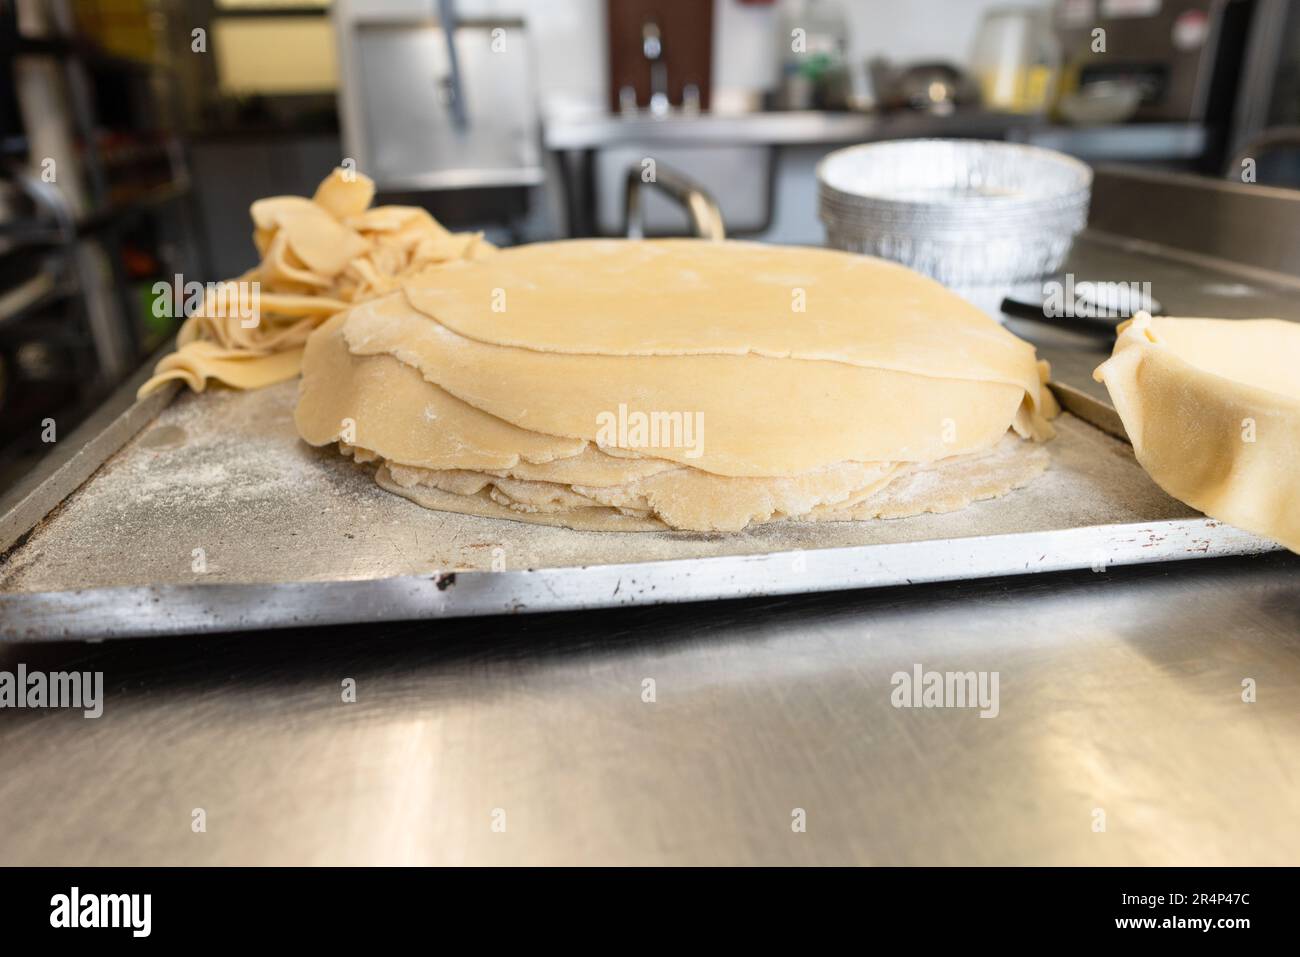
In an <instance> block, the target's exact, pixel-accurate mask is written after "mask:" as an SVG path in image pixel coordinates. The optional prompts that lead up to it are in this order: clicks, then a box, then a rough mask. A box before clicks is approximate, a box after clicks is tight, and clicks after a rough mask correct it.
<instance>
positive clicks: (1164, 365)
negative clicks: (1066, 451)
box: [1093, 314, 1300, 551]
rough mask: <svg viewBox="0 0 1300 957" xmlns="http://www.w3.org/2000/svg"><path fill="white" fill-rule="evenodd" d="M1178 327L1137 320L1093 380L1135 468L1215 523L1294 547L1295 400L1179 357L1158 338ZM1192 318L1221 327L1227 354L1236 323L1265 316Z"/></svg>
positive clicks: (1299, 445) (1299, 451) (1299, 540)
mask: <svg viewBox="0 0 1300 957" xmlns="http://www.w3.org/2000/svg"><path fill="white" fill-rule="evenodd" d="M1181 321H1184V320H1178V319H1168V318H1166V317H1161V319H1160V320H1157V321H1153V320H1152V318H1151V317H1150V316H1149V315H1146V314H1139V315H1138V316H1136V317H1134V318H1133V319H1131V320H1130V321H1128V322H1127V323H1125V324H1123V325H1122V326H1121V327H1120V334H1119V337H1118V338H1117V339H1116V342H1115V350H1114V353H1113V354H1112V356H1111V358H1109V359H1107V360H1106V361H1105V362H1103V363H1102V364H1101V365H1100V366H1098V368H1097V370H1096V371H1095V372H1094V373H1093V377H1094V378H1095V379H1096V380H1097V381H1099V382H1104V383H1105V384H1106V388H1107V390H1108V391H1109V392H1110V396H1111V399H1112V400H1113V401H1114V403H1115V409H1116V411H1117V412H1118V413H1119V416H1120V419H1121V420H1122V421H1123V423H1124V428H1125V429H1126V430H1127V431H1128V434H1129V438H1130V439H1131V441H1132V442H1133V450H1134V452H1135V454H1136V455H1137V459H1138V462H1139V463H1140V464H1141V465H1142V467H1143V468H1144V469H1146V471H1147V473H1148V474H1149V475H1150V476H1151V478H1152V479H1153V480H1154V481H1155V483H1156V484H1157V485H1159V486H1160V487H1161V488H1162V489H1164V490H1165V491H1166V492H1168V493H1169V494H1170V495H1172V496H1173V497H1174V498H1176V499H1178V500H1179V501H1182V502H1185V503H1187V504H1188V505H1190V506H1192V507H1193V508H1196V509H1199V510H1201V511H1202V512H1204V513H1205V514H1206V515H1209V516H1211V517H1212V518H1217V519H1220V520H1221V521H1225V522H1230V523H1231V524H1233V525H1236V526H1239V527H1240V528H1244V529H1246V530H1247V531H1250V532H1254V533H1256V534H1259V535H1264V536H1267V537H1269V538H1272V539H1275V540H1276V541H1278V542H1280V543H1281V544H1282V545H1285V546H1286V547H1287V548H1289V549H1291V550H1292V551H1300V508H1297V504H1296V503H1297V502H1300V472H1297V470H1296V467H1295V466H1296V463H1297V462H1300V400H1297V399H1295V398H1292V397H1290V396H1286V395H1282V394H1280V393H1278V392H1274V391H1271V390H1269V389H1263V388H1259V387H1257V386H1254V385H1251V384H1250V383H1246V382H1240V381H1237V380H1235V379H1231V378H1227V377H1225V376H1223V375H1217V374H1215V373H1213V372H1208V371H1205V370H1204V369H1203V368H1199V367H1198V366H1196V365H1194V364H1193V363H1192V362H1189V361H1187V360H1186V359H1184V358H1182V357H1181V356H1179V355H1178V354H1176V353H1175V352H1174V350H1173V349H1171V348H1170V347H1169V345H1168V344H1167V343H1165V342H1164V341H1162V339H1161V336H1160V332H1159V330H1160V328H1161V327H1162V326H1166V324H1168V323H1177V322H1181ZM1195 321H1196V322H1199V323H1206V322H1221V323H1222V333H1221V334H1222V336H1223V337H1224V340H1223V344H1224V348H1230V345H1229V344H1230V343H1231V342H1232V340H1233V336H1234V327H1237V326H1239V325H1240V324H1242V323H1248V322H1268V321H1270V320H1195ZM1285 325H1289V324H1279V327H1281V326H1285ZM1279 335H1293V336H1295V337H1296V338H1297V342H1300V328H1293V329H1291V330H1283V329H1280V328H1279ZM1291 345H1292V347H1293V349H1294V346H1295V343H1292V344H1291ZM1293 349H1292V350H1291V351H1293ZM1277 351H1278V353H1279V354H1286V353H1287V352H1288V350H1286V349H1282V348H1279V349H1278V350H1277ZM1259 361H1260V362H1261V363H1268V362H1271V361H1278V360H1277V357H1276V356H1268V355H1261V356H1259ZM1252 430H1253V431H1252ZM1248 437H1249V439H1250V440H1249V441H1248V440H1247V438H1248Z"/></svg>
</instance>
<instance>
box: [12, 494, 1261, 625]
mask: <svg viewBox="0 0 1300 957" xmlns="http://www.w3.org/2000/svg"><path fill="white" fill-rule="evenodd" d="M1280 550H1282V546H1280V545H1278V544H1277V543H1276V542H1272V541H1269V540H1268V539H1263V538H1260V537H1258V536H1256V535H1253V534H1251V533H1250V532H1246V531H1243V530H1242V529H1238V528H1236V527H1234V526H1232V525H1227V524H1225V523H1223V522H1220V521H1218V520H1216V519H1212V518H1208V517H1200V518H1185V519H1169V520H1163V521H1157V522H1138V523H1127V524H1118V525H1095V526H1088V527H1083V528H1073V529H1061V530H1051V531H1043V532H1016V533H1009V534H1005V535H976V536H970V537H966V538H955V539H931V540H926V541H919V542H898V543H888V544H876V545H854V546H842V547H835V548H821V549H809V550H804V551H783V552H767V553H760V554H751V555H721V556H714V557H709V558H684V559H683V558H678V559H665V560H659V561H648V562H635V563H626V564H602V565H581V566H568V567H554V568H533V569H515V570H505V571H482V570H471V571H465V570H448V571H437V572H433V573H431V574H425V575H403V576H394V577H385V578H362V579H346V580H335V581H328V580H319V581H290V582H274V583H265V582H263V583H253V582H250V583H234V582H221V583H208V584H202V583H195V584H184V585H146V586H124V587H105V588H88V589H80V590H76V591H59V592H49V591H46V592H10V593H3V594H0V642H23V641H58V640H91V641H96V640H103V639H106V638H127V637H147V636H164V635H200V634H214V633H221V632H232V631H254V630H264V629H274V628H291V627H307V626H318V625H343V624H363V623H366V622H391V621H414V620H431V619H438V618H460V617H472V616H480V615H513V614H528V613H537V612H555V611H583V610H591V609H598V608H618V607H633V606H648V605H662V604H671V603H682V602H694V601H718V600H725V599H742V598H755V597H762V596H787V595H796V594H813V593H822V592H832V591H846V590H852V589H859V588H881V587H888V586H893V585H913V584H927V583H935V582H945V581H957V580H968V579H977V578H991V577H998V576H1002V575H1026V574H1041V573H1044V572H1057V571H1070V570H1078V569H1084V568H1092V569H1093V570H1094V571H1096V572H1099V573H1100V572H1104V571H1105V570H1106V569H1107V568H1109V567H1111V566H1116V565H1121V566H1122V565H1138V564H1150V563H1156V562H1169V561H1184V560H1189V559H1194V558H1210V557H1227V556H1240V555H1257V554H1263V553H1267V552H1273V551H1280ZM1026 556H1036V557H1026Z"/></svg>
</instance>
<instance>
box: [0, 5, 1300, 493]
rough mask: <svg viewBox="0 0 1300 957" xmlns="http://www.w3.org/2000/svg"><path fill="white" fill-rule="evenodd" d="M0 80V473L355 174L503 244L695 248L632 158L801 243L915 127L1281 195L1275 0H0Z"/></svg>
mask: <svg viewBox="0 0 1300 957" xmlns="http://www.w3.org/2000/svg"><path fill="white" fill-rule="evenodd" d="M444 26H449V27H451V29H450V30H447V29H444ZM1099 31H1100V32H1099ZM449 39H450V42H449ZM0 76H3V86H2V87H0V151H2V153H0V155H2V158H3V181H2V182H0V487H4V486H5V485H8V484H9V483H10V481H12V479H13V477H14V476H15V475H17V474H21V473H22V472H23V471H25V470H26V468H27V467H28V466H29V465H30V462H31V460H32V459H33V458H34V457H35V456H38V455H39V454H40V453H41V452H42V451H43V450H44V449H43V448H42V444H41V439H40V436H41V423H42V422H44V421H45V420H46V419H47V418H51V417H52V418H54V419H55V420H56V423H57V428H58V430H59V431H60V434H66V432H67V431H68V430H70V429H71V428H72V427H73V426H75V425H76V424H77V422H78V421H80V420H81V419H83V418H84V417H85V416H86V415H88V414H89V413H90V412H91V411H92V410H93V409H94V408H95V407H96V406H97V404H98V403H99V402H100V401H102V399H103V397H104V396H105V395H106V394H107V392H108V391H109V390H111V389H112V388H113V387H114V386H116V385H118V384H119V383H121V382H122V381H123V380H124V379H125V378H127V377H128V376H130V375H131V374H132V373H133V372H134V371H135V370H137V369H138V368H139V367H140V365H141V364H142V363H143V362H145V361H146V359H148V358H149V357H150V355H151V354H153V353H155V352H156V351H157V350H159V349H160V348H162V347H163V346H164V345H165V344H166V343H167V342H168V340H169V338H170V337H171V336H172V335H173V334H174V332H175V330H176V327H177V326H178V325H179V322H180V319H179V318H173V317H170V316H168V315H166V314H164V315H161V316H159V315H158V312H159V310H157V309H155V308H154V296H153V292H152V289H153V286H154V283H155V282H157V281H159V280H167V279H170V278H171V277H173V276H174V275H176V274H182V275H183V276H184V277H185V278H186V280H190V279H197V280H199V281H208V280H215V279H220V278H225V277H229V276H233V275H235V274H237V273H239V272H241V271H243V270H244V269H246V268H248V267H249V266H251V265H253V263H254V262H255V253H254V250H253V245H252V242H251V239H250V234H251V226H250V223H249V221H248V214H247V210H248V205H249V204H250V203H251V202H252V201H253V200H254V199H257V198H259V197H262V196H268V195H274V194H282V193H297V194H310V193H311V192H312V191H313V189H314V188H315V186H316V184H317V182H318V181H319V180H320V179H321V178H322V177H323V176H324V175H325V174H326V173H328V172H329V170H330V169H332V168H333V167H335V166H337V165H339V164H340V163H341V162H344V161H345V160H352V161H353V162H355V163H356V166H357V168H358V169H360V170H361V171H363V172H365V173H367V174H368V175H370V176H371V177H373V178H374V179H375V180H376V181H377V183H378V186H379V189H380V192H381V196H380V200H381V201H386V202H402V203H415V204H421V205H424V206H426V207H428V208H429V209H430V210H432V211H433V212H434V213H435V215H437V216H438V217H439V218H441V219H442V220H443V221H444V222H445V223H446V224H447V225H449V226H453V227H455V228H480V229H484V230H486V231H487V232H488V234H489V237H490V238H491V239H492V240H493V241H495V242H498V243H503V244H508V243H515V242H523V241H531V240H538V239H549V238H557V237H563V236H587V235H624V234H625V233H626V232H627V230H628V229H629V220H630V219H632V220H635V222H634V223H633V224H632V228H640V229H643V230H644V231H645V232H646V233H648V234H688V233H689V232H690V230H691V220H690V219H689V218H688V216H687V213H686V211H685V209H684V208H683V206H682V204H681V203H680V202H679V201H678V200H677V199H674V197H673V196H672V195H671V193H672V190H671V189H649V190H647V192H646V194H645V195H640V193H639V191H634V192H635V193H636V195H635V196H634V199H635V200H636V203H634V205H635V207H636V209H635V210H634V212H635V214H636V215H634V216H630V215H629V209H628V200H629V195H628V194H629V186H628V183H629V178H631V179H633V180H637V179H640V173H641V171H642V170H643V168H644V167H643V164H644V161H645V160H646V159H647V158H649V159H653V160H654V161H655V163H656V166H657V170H658V174H659V176H658V178H659V179H660V180H661V181H662V183H661V185H664V186H668V187H671V186H673V185H674V184H675V180H674V177H673V175H672V174H673V173H674V172H677V173H680V174H683V175H685V176H686V177H689V179H690V180H692V181H694V182H695V183H698V184H699V185H701V186H703V187H704V188H705V189H706V190H707V191H708V192H710V193H711V194H712V195H713V197H714V198H716V200H717V203H718V206H719V207H720V209H721V213H722V218H723V220H724V221H725V224H726V228H727V233H728V235H731V236H743V237H748V238H756V239H761V240H766V241H772V242H783V243H810V244H820V243H821V242H822V241H823V227H822V225H821V223H820V222H819V221H818V218H817V202H816V190H817V185H816V179H815V175H814V168H815V166H816V164H817V162H818V160H819V159H820V158H821V157H822V156H823V155H825V154H826V153H827V152H829V151H830V150H832V149H835V148H837V147H841V146H844V145H846V144H851V143H858V142H867V141H872V140H886V139H895V138H903V137H917V136H942V137H976V138H982V139H998V140H1009V141H1015V142H1023V143H1031V144H1039V145H1044V146H1049V147H1052V148H1055V149H1058V150H1062V151H1064V152H1067V153H1070V154H1073V155H1075V156H1077V157H1080V158H1082V159H1084V160H1086V161H1088V162H1090V163H1109V162H1123V163H1137V164H1142V165H1144V166H1147V167H1151V168H1156V169H1168V170H1182V171H1193V172H1197V173H1201V174H1204V175H1208V176H1215V177H1235V178H1237V179H1238V180H1239V179H1240V176H1241V163H1240V158H1239V156H1250V157H1252V158H1254V159H1256V160H1257V161H1258V163H1257V169H1256V171H1255V172H1256V176H1257V179H1258V181H1259V182H1260V183H1270V184H1273V185H1280V186H1296V185H1300V162H1298V161H1297V155H1298V154H1300V116H1298V115H1297V113H1300V3H1292V2H1287V0H1060V2H1057V3H1044V4H1039V5H1020V6H1008V5H1006V4H1005V3H1003V2H999V0H907V2H898V0H803V2H791V0H364V2H363V0H337V2H334V3H324V2H311V0H0ZM642 220H643V222H642Z"/></svg>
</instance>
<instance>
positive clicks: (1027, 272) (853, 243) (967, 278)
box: [826, 228, 1074, 286]
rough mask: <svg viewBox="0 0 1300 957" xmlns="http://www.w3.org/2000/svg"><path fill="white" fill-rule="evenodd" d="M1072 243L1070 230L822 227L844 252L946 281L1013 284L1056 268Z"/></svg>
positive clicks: (832, 243)
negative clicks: (1002, 233) (981, 232)
mask: <svg viewBox="0 0 1300 957" xmlns="http://www.w3.org/2000/svg"><path fill="white" fill-rule="evenodd" d="M1073 242H1074V234H1073V233H1072V232H1056V233H1034V234H1031V235H1028V236H1011V237H997V236H985V237H983V238H981V239H979V240H958V241H945V240H942V239H936V238H933V237H928V236H914V235H908V234H899V233H881V234H863V233H861V232H859V231H855V230H849V231H847V232H840V231H838V230H835V229H833V228H828V229H827V231H826V244H827V245H828V246H830V247H831V248H833V249H842V250H845V251H846V252H854V253H862V254H865V255H868V256H878V257H880V258H882V259H890V260H893V261H894V262H899V263H902V264H903V265H905V266H908V267H910V268H912V269H915V270H916V271H917V272H921V273H924V274H925V275H927V276H930V277H931V278H933V279H937V280H938V281H939V282H941V283H943V284H944V285H948V286H968V285H987V284H990V283H1006V284H1007V285H1011V284H1013V283H1017V282H1025V281H1028V280H1032V279H1038V278H1040V277H1042V276H1044V275H1048V274H1050V273H1054V272H1057V271H1059V270H1060V268H1061V266H1062V265H1063V264H1064V262H1065V259H1066V257H1067V256H1068V255H1069V252H1070V247H1071V245H1072V244H1073Z"/></svg>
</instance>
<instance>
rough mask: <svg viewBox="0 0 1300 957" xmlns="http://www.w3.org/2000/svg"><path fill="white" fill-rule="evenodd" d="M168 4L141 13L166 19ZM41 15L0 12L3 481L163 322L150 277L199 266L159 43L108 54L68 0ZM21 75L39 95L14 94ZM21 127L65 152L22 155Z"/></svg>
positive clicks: (128, 364)
mask: <svg viewBox="0 0 1300 957" xmlns="http://www.w3.org/2000/svg"><path fill="white" fill-rule="evenodd" d="M171 7H172V4H170V3H168V2H165V0H163V2H154V3H151V4H142V5H141V12H142V15H145V16H156V15H158V14H162V15H163V18H164V19H163V20H161V21H156V22H162V23H164V24H165V22H166V21H165V16H166V14H167V13H168V12H169V10H170V8H171ZM44 12H45V13H46V17H45V19H44V22H43V23H42V24H41V25H40V26H41V29H40V33H39V35H33V34H31V33H24V32H23V30H22V29H20V18H19V16H18V14H17V13H16V8H15V6H14V5H6V6H5V8H4V9H0V17H3V22H0V71H3V73H4V74H5V75H6V77H7V79H12V81H13V82H12V83H11V84H10V86H11V89H13V90H14V91H15V97H14V100H13V101H12V102H10V103H7V104H6V105H5V109H4V110H3V112H0V122H3V123H4V126H5V127H6V128H5V129H4V130H3V135H2V136H0V161H2V162H3V173H4V179H5V180H6V183H7V187H8V190H9V195H8V199H9V200H10V205H11V207H12V209H11V210H10V211H9V214H8V216H7V217H5V216H3V215H0V410H3V412H4V414H3V415H0V420H3V425H0V487H4V486H5V485H7V484H9V483H10V482H12V480H13V479H14V478H15V477H16V476H17V475H19V474H21V473H22V471H25V469H26V468H27V467H29V466H30V464H32V462H34V460H35V459H36V458H39V457H40V456H41V455H42V454H43V453H45V452H46V451H48V445H45V444H44V443H42V442H41V440H40V424H41V423H42V422H43V421H44V420H45V419H47V418H53V419H55V421H56V422H57V424H58V429H59V432H60V433H64V434H66V433H68V432H70V431H71V429H72V427H73V426H75V425H76V424H77V422H78V421H80V420H81V419H82V418H84V417H85V415H86V414H88V413H89V412H90V411H91V410H92V409H93V408H94V407H95V406H96V405H97V404H98V403H99V402H100V401H101V400H102V399H103V397H104V396H105V395H107V394H108V393H109V392H111V391H112V389H113V388H114V387H115V386H117V385H118V384H119V383H120V382H122V381H123V380H124V379H125V378H126V377H127V376H129V375H130V373H131V372H132V371H133V370H134V369H135V368H136V367H137V366H138V365H139V364H140V362H141V361H142V360H143V359H144V358H145V357H146V356H148V355H149V354H150V353H151V352H153V351H155V350H156V349H157V348H158V347H159V345H161V344H162V343H163V342H165V341H166V340H167V338H168V337H169V336H170V335H171V333H172V332H173V331H174V327H175V325H176V324H177V323H178V320H172V321H171V322H170V323H166V322H156V323H151V322H149V321H148V319H149V314H148V302H149V299H148V288H149V286H151V285H152V283H153V282H154V281H155V280H157V279H170V278H171V277H172V275H173V274H175V273H183V274H187V275H205V270H204V269H203V268H202V266H203V262H204V260H205V259H206V257H205V256H204V255H203V250H202V249H201V247H200V246H199V243H198V239H197V237H198V236H199V235H200V230H199V229H198V228H197V222H196V219H197V212H196V208H195V206H194V204H193V203H192V194H191V187H190V174H189V164H188V159H187V155H186V148H185V144H184V141H183V139H182V137H181V130H182V126H181V124H180V122H179V116H178V109H177V99H176V98H177V96H178V90H179V84H178V83H177V82H175V71H174V68H173V65H172V64H171V62H170V61H169V60H168V59H167V56H168V54H169V44H168V43H167V42H165V40H164V39H162V38H161V37H157V36H156V39H158V40H159V41H160V42H157V43H156V44H155V49H156V51H157V52H156V55H155V56H153V57H151V58H148V59H143V58H137V57H132V56H126V55H122V54H120V53H114V52H111V51H109V50H106V49H105V48H104V47H103V46H102V45H99V44H97V43H96V42H95V41H94V39H93V37H92V35H91V34H88V33H87V32H86V31H84V30H83V29H82V28H81V26H80V25H79V23H78V21H77V19H76V17H74V15H73V5H72V4H71V3H69V2H68V0H54V2H51V3H49V4H46V5H45V8H44ZM23 83H29V84H37V85H38V86H40V87H41V89H40V90H39V91H38V92H39V94H40V95H39V96H37V97H36V98H35V99H34V100H32V99H28V100H27V102H26V103H24V102H23V101H24V96H25V94H26V93H29V92H32V91H25V90H24V89H23V88H22V84H23ZM33 102H38V103H40V104H41V107H42V108H41V109H39V110H35V111H34V110H33V108H32V103H33ZM24 106H26V107H27V108H26V109H24V108H23V107H24ZM103 107H108V109H107V110H104V109H102V108H103ZM105 112H107V113H108V114H110V115H109V116H107V117H106V116H105V115H104V113H105ZM114 114H115V115H114ZM124 117H125V123H124V122H123V120H124ZM32 123H36V124H44V123H53V124H61V126H62V128H63V129H64V130H66V134H67V135H66V140H67V144H68V147H67V149H66V151H65V152H64V155H57V156H48V155H34V153H35V152H36V151H37V150H38V149H41V147H40V146H38V145H37V144H36V143H35V142H34V140H33V139H32V137H31V136H29V134H30V133H32V132H33V131H32V130H31V129H30V128H29V127H30V126H31V124H32ZM46 159H53V160H54V161H55V163H56V168H57V170H58V176H57V178H56V182H54V183H50V182H46V181H45V180H44V179H43V177H42V176H41V165H42V162H43V161H44V160H46Z"/></svg>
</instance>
